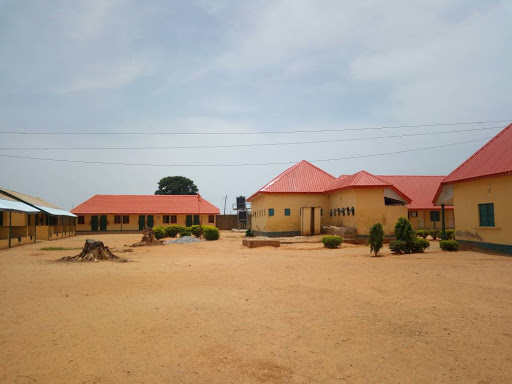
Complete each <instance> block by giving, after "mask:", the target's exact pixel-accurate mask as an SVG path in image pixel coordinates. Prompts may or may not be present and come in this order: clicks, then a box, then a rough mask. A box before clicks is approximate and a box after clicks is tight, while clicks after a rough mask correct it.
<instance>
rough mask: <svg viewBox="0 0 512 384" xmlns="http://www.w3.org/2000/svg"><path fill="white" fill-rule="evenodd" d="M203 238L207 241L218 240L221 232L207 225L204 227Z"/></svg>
mask: <svg viewBox="0 0 512 384" xmlns="http://www.w3.org/2000/svg"><path fill="white" fill-rule="evenodd" d="M203 236H204V238H205V239H206V240H218V239H219V237H220V232H219V229H218V228H216V227H212V226H210V225H206V226H204V227H203Z"/></svg>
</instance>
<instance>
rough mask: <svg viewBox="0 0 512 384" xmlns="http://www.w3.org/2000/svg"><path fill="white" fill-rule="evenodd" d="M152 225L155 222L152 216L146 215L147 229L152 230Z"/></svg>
mask: <svg viewBox="0 0 512 384" xmlns="http://www.w3.org/2000/svg"><path fill="white" fill-rule="evenodd" d="M154 223H155V220H154V218H153V215H148V227H149V228H153V226H154Z"/></svg>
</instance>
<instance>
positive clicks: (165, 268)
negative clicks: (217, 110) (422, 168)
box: [0, 232, 512, 384]
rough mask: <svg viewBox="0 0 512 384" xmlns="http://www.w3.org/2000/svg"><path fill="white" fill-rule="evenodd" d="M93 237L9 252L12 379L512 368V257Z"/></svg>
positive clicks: (491, 373)
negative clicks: (89, 256)
mask: <svg viewBox="0 0 512 384" xmlns="http://www.w3.org/2000/svg"><path fill="white" fill-rule="evenodd" d="M87 237H92V236H76V237H73V238H69V239H63V240H57V241H51V242H41V243H37V244H30V245H26V246H22V247H17V248H13V249H10V250H3V251H0V305H1V311H0V382H1V383H67V384H69V383H150V384H152V383H196V384H197V383H233V384H235V383H379V384H380V383H511V382H512V258H510V257H506V256H498V255H489V254H483V253H477V252H456V253H443V252H440V251H439V249H438V247H437V243H435V242H433V244H434V245H433V246H432V249H431V250H429V251H428V252H427V253H425V254H418V255H407V256H392V255H389V252H387V256H386V257H380V258H373V257H370V256H369V254H368V248H367V247H364V246H354V245H348V244H347V245H344V246H343V248H341V249H338V250H328V249H323V248H322V247H321V244H320V243H314V244H290V245H285V246H282V247H281V248H255V249H247V248H245V247H243V246H242V245H241V239H242V235H240V234H232V233H230V232H223V233H222V237H221V239H220V240H219V241H216V242H202V243H195V244H169V245H165V246H160V247H146V248H136V249H134V251H133V252H132V253H128V254H123V253H116V252H114V253H116V254H118V255H120V256H123V255H126V256H127V257H128V258H130V259H132V260H133V261H134V262H132V263H114V262H101V263H87V264H86V263H56V262H53V261H52V260H56V259H58V258H60V257H63V256H70V255H75V254H77V253H79V252H80V251H79V250H67V251H43V250H41V248H42V247H45V246H55V247H70V248H81V247H82V245H83V243H84V241H85V239H86V238H87ZM94 238H95V239H96V240H102V241H104V242H105V244H106V245H108V246H110V247H117V248H123V245H124V244H131V243H133V242H136V241H138V240H140V235H137V234H131V235H118V234H112V235H96V236H95V237H94Z"/></svg>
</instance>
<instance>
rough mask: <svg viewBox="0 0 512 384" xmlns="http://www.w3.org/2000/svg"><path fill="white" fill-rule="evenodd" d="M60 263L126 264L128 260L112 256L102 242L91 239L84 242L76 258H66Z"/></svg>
mask: <svg viewBox="0 0 512 384" xmlns="http://www.w3.org/2000/svg"><path fill="white" fill-rule="evenodd" d="M61 260H62V261H83V262H98V261H103V260H109V261H119V262H123V263H124V262H127V261H128V259H123V258H122V257H119V256H116V255H114V254H113V253H112V252H110V249H108V247H105V245H104V244H103V242H102V241H96V240H92V239H87V240H85V245H84V248H83V249H82V252H80V253H79V254H78V255H76V256H67V257H63V258H62V259H61Z"/></svg>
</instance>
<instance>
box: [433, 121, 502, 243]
mask: <svg viewBox="0 0 512 384" xmlns="http://www.w3.org/2000/svg"><path fill="white" fill-rule="evenodd" d="M432 200H433V202H434V204H435V205H438V206H444V205H453V207H454V210H455V216H456V218H457V220H456V222H455V236H456V238H457V241H461V242H463V243H468V244H472V245H477V246H479V247H482V248H488V249H492V250H499V251H505V252H507V253H512V124H510V125H508V126H507V127H505V128H504V129H503V130H502V131H501V132H500V133H498V134H497V135H496V136H495V137H493V138H492V139H491V140H490V141H489V142H488V143H487V144H485V145H484V146H483V147H482V148H480V149H479V150H478V151H476V152H475V153H474V154H473V155H472V156H470V157H469V158H468V159H467V160H466V161H464V162H463V163H462V164H461V165H460V166H458V167H457V168H456V169H455V170H454V171H453V172H452V173H450V174H449V175H448V176H447V177H446V178H445V179H444V180H443V181H442V182H441V185H440V186H439V188H438V190H437V192H436V194H435V196H434V198H433V199H432Z"/></svg>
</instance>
